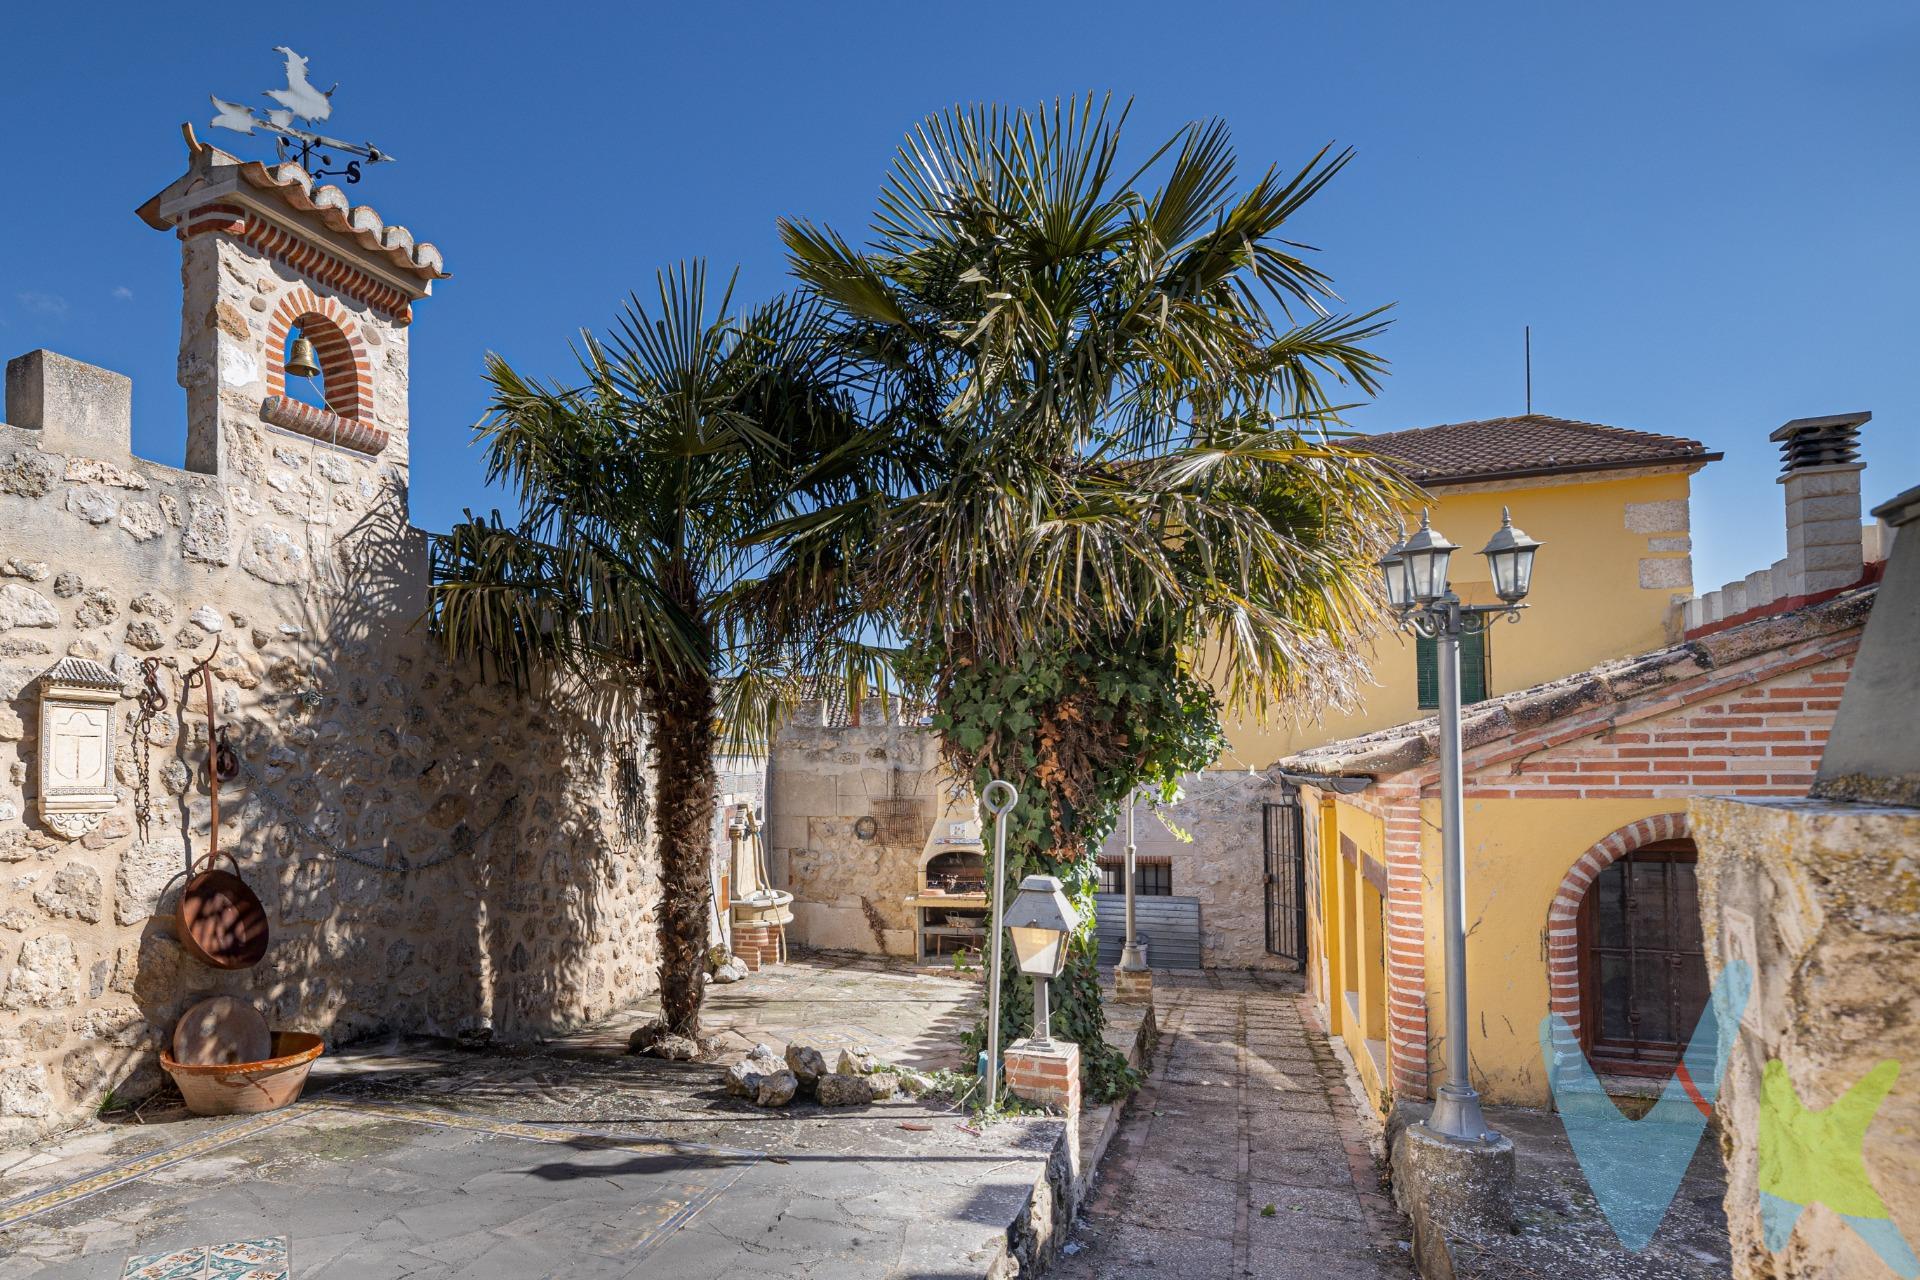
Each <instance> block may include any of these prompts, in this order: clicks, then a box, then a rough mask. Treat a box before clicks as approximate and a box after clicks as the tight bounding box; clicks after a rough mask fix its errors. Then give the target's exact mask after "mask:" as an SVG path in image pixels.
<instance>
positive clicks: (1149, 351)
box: [765, 99, 1407, 1058]
mask: <svg viewBox="0 0 1920 1280" xmlns="http://www.w3.org/2000/svg"><path fill="white" fill-rule="evenodd" d="M1126 114H1127V111H1126V109H1124V108H1122V109H1120V110H1119V111H1117V112H1115V111H1112V110H1111V109H1110V107H1109V105H1108V104H1107V103H1105V102H1100V103H1095V102H1094V101H1093V100H1092V99H1088V100H1085V101H1074V102H1068V103H1056V104H1055V105H1054V106H1053V107H1052V108H1051V109H1050V110H1049V109H1043V110H1039V111H1024V110H1007V109H1002V108H998V107H973V108H966V109H961V108H955V109H953V110H951V111H949V112H947V113H945V114H943V115H939V116H935V117H932V118H929V119H928V120H927V121H925V122H924V123H923V124H922V125H920V126H919V127H918V128H917V129H916V130H915V131H914V132H913V133H912V134H911V135H910V136H909V137H908V139H907V141H906V143H905V144H904V145H903V146H902V148H901V150H900V152H899V155H898V157H897V159H896V161H895V163H894V165H893V168H892V170H891V172H890V174H889V177H888V180H887V182H886V184H885V187H884V189H883V192H882V195H881V197H880V203H879V209H878V211H877V213H876V214H875V215H874V217H873V219H872V224H871V226H870V228H869V232H868V235H867V236H866V238H865V246H864V247H862V248H856V247H854V246H853V245H852V244H851V243H850V242H849V241H848V240H847V239H846V238H845V237H844V236H842V235H840V234H839V233H837V232H835V231H834V230H832V229H830V228H826V227H821V226H816V225H813V224H810V223H806V222H791V221H790V222H784V223H783V224H782V228H781V229H782V235H783V238H784V240H785V242H786V245H787V249H788V253H789V259H790V264H791V269H792V271H793V272H794V273H795V275H796V276H797V277H798V278H799V279H800V280H801V281H802V282H803V283H804V285H805V286H806V287H807V288H808V289H810V290H811V291H812V292H813V294H814V295H815V296H816V297H817V298H818V299H819V300H820V304H821V305H822V306H823V307H824V308H825V309H827V310H828V311H829V312H830V313H831V315H832V318H833V321H834V324H835V328H836V331H837V340H838V344H839V346H840V348H841V350H842V351H843V352H844V353H846V356H847V359H848V360H849V362H850V365H851V367H853V368H854V369H856V370H857V376H856V377H853V378H852V379H850V385H852V386H854V387H855V388H856V389H857V394H858V396H859V398H860V401H861V407H862V413H863V416H864V418H865V419H866V421H867V423H868V429H869V430H870V432H871V436H870V437H869V438H868V439H867V440H866V441H864V442H859V443H857V444H855V445H854V446H850V447H853V448H856V449H858V450H860V451H862V452H863V453H864V456H865V458H866V460H867V463H868V465H867V467H866V469H865V471H864V472H863V478H862V485H861V492H860V493H859V495H858V497H856V498H851V499H849V500H846V501H841V502H838V503H832V502H829V503H823V504H820V505H818V506H817V507H814V508H811V509H809V510H806V511H804V512H802V513H800V514H798V515H796V516H795V517H793V518H791V519H789V520H788V521H786V522H784V523H783V524H781V525H780V526H779V527H778V528H777V529H776V530H775V538H776V540H777V542H778V544H779V550H780V568H779V571H778V573H776V574H775V575H774V576H773V577H772V578H770V579H769V580H768V582H767V584H765V585H766V589H767V590H768V591H769V592H783V593H785V594H787V595H788V596H789V597H790V598H807V597H809V596H812V597H814V598H818V597H819V596H820V595H822V594H824V593H826V592H827V591H828V589H829V588H828V585H827V584H830V583H841V584H845V589H846V590H847V591H849V592H851V593H852V594H853V595H854V596H856V597H857V598H858V599H859V600H860V601H861V602H862V603H863V604H864V606H865V607H866V608H867V609H868V610H869V613H870V616H871V618H872V620H873V623H874V625H876V626H878V627H880V628H882V629H885V630H890V631H892V632H894V633H896V634H897V635H899V636H900V637H902V638H904V639H905V640H906V641H907V642H909V644H910V646H911V647H912V649H913V651H914V652H915V653H916V654H917V655H918V656H919V658H920V659H921V661H922V663H923V668H924V674H926V675H927V676H928V677H929V678H930V681H931V683H932V687H933V694H934V697H935V704H936V707H937V709H938V714H937V715H936V723H937V724H938V725H939V726H940V727H941V728H942V730H943V733H944V741H945V751H946V754H947V756H948V758H949V760H950V761H951V762H952V763H953V764H955V765H956V766H957V767H958V768H959V769H960V770H961V771H962V772H963V773H964V774H965V775H967V776H971V777H973V778H975V779H976V781H977V780H979V779H983V778H985V777H987V776H990V775H993V776H1002V777H1008V778H1010V779H1011V780H1014V781H1015V782H1016V783H1017V784H1018V785H1020V787H1021V790H1022V800H1023V802H1022V806H1021V810H1022V811H1024V813H1025V814H1026V815H1027V819H1026V821H1027V824H1029V825H1026V826H1015V827H1013V828H1011V829H1010V840H1009V844H1010V848H1016V849H1018V851H1019V852H1020V855H1021V856H1020V857H1019V858H1018V859H1016V862H1017V865H1019V866H1020V867H1022V868H1023V869H1039V870H1049V871H1053V872H1054V873H1056V874H1060V875H1062V876H1063V878H1064V879H1066V880H1067V883H1068V885H1069V887H1070V888H1073V889H1076V890H1077V891H1078V892H1079V895H1080V897H1081V900H1082V902H1083V903H1084V905H1085V906H1087V907H1090V906H1091V893H1092V885H1093V880H1094V876H1093V855H1094V852H1095V850H1096V849H1097V848H1098V845H1099V843H1100V841H1101V840H1102V839H1103V838H1104V837H1105V836H1106V834H1107V833H1108V831H1109V830H1110V829H1111V826H1112V821H1113V816H1114V813H1115V812H1116V809H1117V805H1118V803H1119V801H1120V798H1121V797H1124V796H1125V795H1126V794H1128V793H1129V792H1130V791H1131V790H1132V789H1133V787H1134V786H1135V785H1136V784H1138V783H1140V782H1143V781H1145V782H1152V783H1158V784H1160V785H1162V786H1163V787H1167V786H1171V784H1172V780H1173V776H1174V775H1176V774H1177V773H1178V772H1179V771H1180V770H1181V769H1183V768H1192V767H1197V763H1196V761H1195V757H1196V755H1200V756H1201V757H1202V758H1205V757H1206V756H1210V755H1211V753H1212V751H1213V750H1215V749H1217V745H1218V738H1217V716H1218V714H1219V713H1220V712H1221V711H1222V710H1229V711H1233V712H1237V713H1248V714H1255V715H1267V714H1271V713H1273V712H1275V711H1276V710H1277V709H1279V708H1281V707H1283V706H1292V707H1298V706H1301V705H1303V704H1305V703H1310V702H1315V701H1331V702H1338V701H1341V700H1342V699H1343V698H1344V697H1345V696H1346V695H1347V694H1349V693H1350V692H1351V691H1352V690H1353V688H1354V686H1355V683H1356V680H1357V678H1358V676H1359V671H1360V667H1359V664H1358V658H1359V656H1360V653H1361V650H1362V649H1363V647H1364V639H1365V637H1366V636H1367V634H1368V633H1369V631H1370V628H1371V626H1372V624H1373V622H1374V620H1375V616H1376V602H1375V600H1374V597H1373V586H1372V580H1373V574H1372V569H1371V565H1372V561H1373V560H1374V559H1375V558H1376V557H1377V555H1378V553H1379V550H1380V549H1381V531H1383V530H1385V529H1387V528H1388V527H1390V525H1391V524H1392V523H1393V522H1394V518H1395V516H1396V513H1397V511H1398V509H1399V508H1400V506H1401V505H1402V504H1403V503H1404V501H1405V499H1406V497H1407V490H1406V489H1405V487H1404V486H1403V484H1402V483H1401V482H1400V481H1399V480H1398V479H1397V478H1396V477H1395V476H1394V474H1393V473H1392V472H1391V471H1390V470H1389V469H1387V468H1386V467H1385V466H1383V465H1382V464H1380V463H1378V462H1376V461H1375V460H1374V459H1372V458H1370V457H1368V456H1367V455H1366V454H1365V453H1364V451H1362V450H1360V449H1358V448H1355V447H1352V446H1351V445H1349V444H1343V443H1342V442H1341V437H1340V433H1339V432H1338V431H1337V430H1336V429H1335V428H1337V426H1338V423H1339V414H1340V411H1341V409H1342V408H1343V407H1344V406H1342V405H1340V404H1337V403H1336V402H1335V400H1334V397H1333V395H1332V394H1330V391H1329V387H1330V386H1333V385H1344V386H1347V387H1350V388H1351V389H1352V390H1353V391H1354V392H1355V393H1357V394H1359V395H1362V396H1365V395H1370V394H1371V393H1372V392H1373V391H1374V390H1375V388H1376V386H1377V384H1378V380H1379V378H1380V376H1381V375H1382V373H1383V370H1384V361H1383V360H1382V359H1381V358H1380V357H1379V356H1378V355H1376V354H1375V353H1374V352H1373V351H1372V350H1371V349H1370V347H1369V345H1368V344H1369V343H1370V342H1371V340H1372V339H1374V338H1375V337H1377V336H1378V335H1379V333H1380V332H1381V331H1382V329H1383V327H1384V321H1383V319H1382V317H1381V314H1380V313H1379V312H1378V311H1373V312H1368V313H1366V314H1363V315H1357V316H1352V315H1342V314H1336V313H1335V312H1333V311H1332V310H1331V309H1330V306H1331V304H1333V303H1334V302H1335V301H1336V299H1335V295H1334V294H1333V292H1332V289H1331V285H1330V281H1329V278H1328V277H1327V276H1326V275H1325V274H1324V273H1323V272H1322V271H1320V270H1319V269H1318V268H1317V267H1315V266H1313V265H1312V264H1311V263H1310V262H1309V261H1308V260H1307V256H1306V255H1307V252H1308V251H1307V250H1306V249H1305V248H1304V247H1303V246H1301V245H1298V244H1296V243H1295V242H1293V241H1291V240H1289V239H1287V238H1285V234H1284V233H1285V230H1286V227H1287V224H1288V222H1289V221H1290V220H1291V219H1292V218H1294V216H1295V215H1296V214H1297V213H1298V212H1299V211H1300V209H1301V208H1302V207H1303V206H1304V205H1305V204H1306V203H1307V202H1308V201H1309V200H1310V199H1311V198H1312V197H1313V196H1314V195H1315V194H1316V193H1317V192H1319V191H1320V190H1321V189H1322V188H1323V187H1324V186H1325V185H1326V184H1327V182H1328V181H1329V180H1330V179H1332V177H1333V176H1334V175H1335V174H1336V173H1337V172H1338V171H1339V170H1340V169H1341V168H1342V167H1343V166H1344V165H1345V164H1346V162H1347V160H1348V158H1349V156H1348V153H1344V152H1343V153H1340V154H1337V155H1334V154H1330V153H1329V152H1328V151H1326V150H1323V151H1321V152H1320V153H1319V154H1318V155H1316V156H1315V157H1314V158H1313V159H1312V160H1311V161H1309V162H1308V163H1307V164H1306V165H1305V166H1304V167H1303V168H1301V169H1300V170H1299V171H1298V172H1297V173H1295V174H1293V175H1291V176H1286V175H1283V174H1281V173H1279V172H1277V171H1275V170H1271V169H1270V170H1268V171H1267V172H1266V173H1265V174H1263V175H1261V176H1260V177H1259V178H1257V179H1256V180H1255V181H1253V182H1252V183H1251V184H1250V185H1247V186H1246V187H1245V188H1244V189H1241V187H1240V184H1239V183H1238V182H1237V180H1236V174H1235V157H1234V152H1233V149H1232V147H1231V144H1230V142H1229V138H1228V134H1227V130H1226V128H1225V126H1224V125H1222V124H1221V123H1219V122H1217V121H1215V122H1208V123H1200V124H1195V125H1192V126H1190V127H1188V128H1185V129H1182V130H1180V131H1179V132H1178V133H1177V134H1175V135H1174V136H1173V137H1172V138H1171V139H1169V140H1168V141H1167V142H1165V143H1164V144H1163V145H1161V146H1160V147H1158V148H1157V149H1155V150H1153V151H1152V152H1151V153H1150V154H1148V155H1147V156H1146V158H1145V160H1144V162H1143V163H1141V164H1139V165H1138V166H1137V167H1135V168H1133V169H1131V170H1126V171H1123V170H1122V169H1121V168H1120V162H1121V133H1122V129H1123V126H1124V123H1125V119H1126ZM796 583H804V584H807V585H808V587H809V590H806V591H795V590H794V584H796ZM1143 663H1144V665H1142V664H1143ZM1122 668H1124V669H1125V670H1126V671H1128V672H1131V673H1134V674H1130V675H1128V676H1126V677H1125V678H1124V679H1119V678H1115V677H1114V676H1112V675H1111V674H1110V672H1112V671H1117V670H1120V669H1122ZM1140 671H1153V672H1158V673H1159V676H1158V680H1159V684H1158V686H1157V687H1155V688H1148V687H1146V686H1147V685H1151V684H1153V683H1154V682H1153V681H1152V680H1146V679H1142V678H1137V673H1138V672H1140ZM1202 677H1204V678H1205V680H1206V681H1210V682H1211V684H1212V686H1213V687H1214V688H1216V689H1218V691H1219V700H1216V699H1214V698H1213V697H1212V695H1211V694H1210V693H1208V692H1207V691H1206V684H1205V683H1204V682H1203V681H1202ZM1123 685H1124V686H1126V687H1120V686H1123ZM1196 688H1197V689H1198V692H1196ZM1015 704H1017V705H1015ZM1008 707H1013V711H1012V713H1011V714H1010V713H1009V712H1008V710H1007V708H1008ZM1155 708H1158V709H1157V710H1156V709H1155ZM1210 726H1211V727H1210ZM1155 739H1158V740H1157V741H1156V740H1155ZM1176 739H1177V740H1178V741H1175V740H1176ZM1203 747H1204V751H1203V750H1202V748H1203ZM1006 887H1007V886H1004V885H997V886H993V891H994V892H996V893H998V892H1004V891H1005V889H1006ZM1085 914H1086V915H1087V916H1088V917H1090V916H1091V912H1090V911H1087V912H1085ZM1092 983H1093V961H1092V941H1091V930H1090V929H1089V930H1088V931H1087V934H1086V935H1085V936H1083V937H1082V938H1081V939H1079V941H1078V942H1077V944H1076V948H1075V958H1074V961H1073V964H1072V967H1071V968H1070V970H1069V981H1068V983H1067V984H1066V985H1067V990H1066V992H1065V999H1064V1000H1063V1001H1062V1002H1061V1005H1060V1006H1059V1007H1060V1016H1061V1017H1062V1018H1063V1019H1065V1020H1066V1021H1067V1022H1068V1024H1069V1026H1070V1027H1075V1028H1076V1029H1077V1030H1078V1031H1079V1032H1080V1034H1079V1035H1078V1036H1076V1038H1079V1039H1081V1041H1082V1045H1083V1053H1084V1052H1086V1050H1085V1045H1086V1043H1087V1041H1086V1036H1087V1035H1088V1034H1093V1035H1094V1040H1093V1043H1094V1044H1095V1045H1098V1043H1099V1041H1098V1039H1097V1031H1098V1029H1099V1025H1100V1024H1099V1013H1098V1001H1097V993H1096V992H1095V990H1094V988H1093V986H1092ZM1014 993H1015V989H1014V988H1013V987H1010V988H1009V995H1013V994H1014ZM1088 1000H1091V1001H1092V1008H1091V1010H1090V1011H1089V1010H1088V1009H1086V1008H1085V1007H1084V1004H1085V1002H1086V1001H1088ZM1076 1001H1080V1002H1081V1004H1082V1007H1081V1008H1079V1009H1078V1011H1077V1012H1076V1010H1075V1002H1076ZM1017 1004H1018V1001H1017V1000H1016V1001H1014V1002H1011V1003H1009V1005H1008V1008H1009V1009H1013V1008H1015V1007H1016V1005H1017ZM1008 1030H1009V1031H1011V1032H1017V1030H1018V1027H1017V1026H1010V1027H1009V1028H1008ZM1088 1056H1089V1058H1093V1057H1097V1056H1098V1055H1097V1053H1092V1054H1088Z"/></svg>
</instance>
